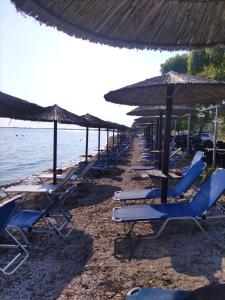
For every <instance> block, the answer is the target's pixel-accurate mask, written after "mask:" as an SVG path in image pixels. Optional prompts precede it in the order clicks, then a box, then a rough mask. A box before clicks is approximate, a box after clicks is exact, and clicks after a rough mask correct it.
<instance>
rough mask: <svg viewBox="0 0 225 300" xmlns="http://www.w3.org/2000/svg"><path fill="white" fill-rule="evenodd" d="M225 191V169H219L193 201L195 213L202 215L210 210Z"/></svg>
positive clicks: (204, 184)
mask: <svg viewBox="0 0 225 300" xmlns="http://www.w3.org/2000/svg"><path fill="white" fill-rule="evenodd" d="M224 192H225V169H217V170H216V171H215V172H214V173H213V174H212V175H211V176H209V178H208V179H207V180H206V181H205V182H204V183H203V184H202V186H201V188H200V190H199V191H198V193H197V194H196V195H195V197H194V198H193V200H192V201H191V204H190V208H191V211H192V212H193V215H195V216H200V215H202V214H203V213H204V212H205V211H208V210H209V209H210V208H211V207H212V206H213V205H214V204H215V203H216V201H217V200H218V199H219V198H220V196H221V195H222V194H223V193H224Z"/></svg>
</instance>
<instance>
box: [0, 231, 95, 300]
mask: <svg viewBox="0 0 225 300" xmlns="http://www.w3.org/2000/svg"><path fill="white" fill-rule="evenodd" d="M32 246H33V247H35V248H33V249H30V251H29V253H30V256H29V258H28V260H27V261H26V263H25V264H24V265H23V266H21V267H20V269H19V270H17V271H16V272H15V273H14V274H13V275H11V276H3V275H1V277H0V286H1V287H2V288H1V299H4V300H8V299H10V300H11V299H23V300H28V299H34V300H39V299H51V300H53V299H57V297H58V296H59V294H60V292H61V290H62V289H63V288H64V287H66V286H67V285H68V284H69V283H70V282H71V281H72V280H73V279H74V278H75V277H76V276H78V275H79V274H81V273H82V272H83V271H84V269H85V266H86V264H87V263H88V261H89V259H90V258H91V256H92V248H93V240H92V238H91V237H90V236H89V235H88V234H85V233H84V232H83V231H77V230H74V231H73V232H72V233H71V235H70V236H69V238H68V239H67V240H65V239H62V238H61V237H59V236H56V235H53V234H52V235H50V236H49V235H41V234H35V235H34V236H33V238H32ZM3 287H4V288H3Z"/></svg>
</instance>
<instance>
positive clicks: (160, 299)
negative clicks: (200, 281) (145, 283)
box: [126, 287, 190, 300]
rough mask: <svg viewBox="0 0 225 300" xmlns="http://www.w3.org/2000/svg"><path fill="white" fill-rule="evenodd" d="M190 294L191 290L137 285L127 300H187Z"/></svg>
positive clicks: (127, 296)
mask: <svg viewBox="0 0 225 300" xmlns="http://www.w3.org/2000/svg"><path fill="white" fill-rule="evenodd" d="M189 294H190V292H189V291H181V290H165V289H160V288H141V287H137V288H133V289H132V290H130V291H129V292H128V293H127V295H126V300H185V298H186V297H187V296H188V295H189Z"/></svg>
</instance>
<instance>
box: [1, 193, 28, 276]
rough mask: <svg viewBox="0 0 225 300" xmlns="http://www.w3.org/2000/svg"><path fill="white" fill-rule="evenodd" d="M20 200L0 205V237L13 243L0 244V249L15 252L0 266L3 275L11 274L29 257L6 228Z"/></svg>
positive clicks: (17, 198) (14, 199)
mask: <svg viewBox="0 0 225 300" xmlns="http://www.w3.org/2000/svg"><path fill="white" fill-rule="evenodd" d="M20 198H21V196H16V197H14V198H12V199H10V200H8V201H7V202H5V203H3V204H1V205H0V237H2V236H3V235H4V237H8V238H9V239H10V240H11V241H13V243H11V244H5V243H0V248H4V249H15V250H16V254H13V253H12V256H13V257H12V258H11V260H10V259H9V258H8V257H7V262H4V264H3V266H2V265H1V266H0V271H1V272H2V273H4V274H5V275H11V274H13V273H14V272H15V271H16V270H17V269H18V268H19V267H20V266H21V265H22V264H23V263H24V262H25V261H26V260H27V258H28V256H29V254H28V252H27V250H26V248H25V246H24V245H22V244H21V243H20V242H19V240H18V239H17V237H16V236H15V235H14V234H13V232H11V231H10V230H9V228H8V222H9V219H10V217H11V215H12V214H13V213H14V211H15V206H16V201H17V200H19V199H20ZM11 251H12V250H11ZM1 260H2V255H1Z"/></svg>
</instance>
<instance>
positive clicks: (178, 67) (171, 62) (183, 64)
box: [160, 54, 188, 75]
mask: <svg viewBox="0 0 225 300" xmlns="http://www.w3.org/2000/svg"><path fill="white" fill-rule="evenodd" d="M187 67H188V54H183V55H179V54H177V55H176V56H174V57H171V58H169V59H167V60H166V61H165V63H163V64H161V65H160V68H161V69H160V71H161V74H162V75H164V74H166V73H167V72H169V71H176V72H179V73H187Z"/></svg>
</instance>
